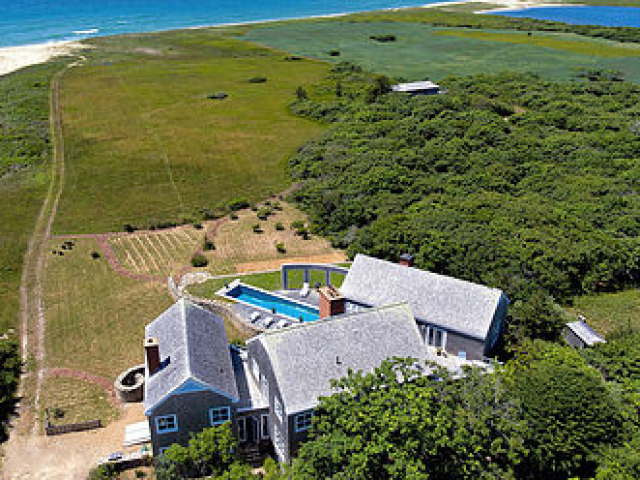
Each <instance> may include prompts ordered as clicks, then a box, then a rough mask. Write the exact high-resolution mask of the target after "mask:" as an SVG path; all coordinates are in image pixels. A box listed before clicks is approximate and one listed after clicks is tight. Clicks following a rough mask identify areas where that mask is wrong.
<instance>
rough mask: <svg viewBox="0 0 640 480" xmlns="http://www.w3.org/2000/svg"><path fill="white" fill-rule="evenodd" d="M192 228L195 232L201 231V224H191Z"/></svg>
mask: <svg viewBox="0 0 640 480" xmlns="http://www.w3.org/2000/svg"><path fill="white" fill-rule="evenodd" d="M193 228H195V229H196V230H202V223H200V222H195V223H194V224H193Z"/></svg>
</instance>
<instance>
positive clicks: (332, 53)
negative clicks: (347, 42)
mask: <svg viewBox="0 0 640 480" xmlns="http://www.w3.org/2000/svg"><path fill="white" fill-rule="evenodd" d="M329 56H330V57H339V56H340V50H329Z"/></svg>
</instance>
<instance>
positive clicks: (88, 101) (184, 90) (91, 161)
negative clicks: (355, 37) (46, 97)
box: [54, 30, 327, 233]
mask: <svg viewBox="0 0 640 480" xmlns="http://www.w3.org/2000/svg"><path fill="white" fill-rule="evenodd" d="M93 43H94V44H95V46H96V49H95V50H94V51H92V52H91V55H92V57H91V58H90V62H89V64H88V65H86V66H83V67H80V68H76V69H73V70H72V71H70V72H69V73H68V74H67V75H66V76H65V78H64V81H63V83H62V93H61V99H62V106H63V122H64V138H65V148H66V169H67V170H66V182H65V188H64V192H63V194H62V198H61V201H60V208H59V213H58V216H57V219H56V223H55V225H54V230H55V231H56V232H57V233H80V232H91V233H93V232H103V231H114V230H115V231H119V230H122V228H123V225H124V224H125V223H130V224H134V225H137V226H146V225H149V224H152V223H154V222H161V221H176V222H181V221H182V220H183V219H185V218H197V217H199V216H201V212H202V210H203V209H208V210H215V209H216V208H217V207H220V206H222V205H224V204H226V203H227V202H228V201H230V200H232V199H235V198H237V197H246V198H248V199H249V200H250V201H257V200H259V199H262V198H264V197H266V196H267V195H268V194H269V193H270V192H277V191H281V190H283V189H285V188H286V187H287V186H288V185H289V182H288V179H287V177H286V175H285V172H284V162H285V161H286V158H287V157H288V156H289V155H290V154H292V153H293V152H294V151H295V149H296V148H297V147H298V146H300V145H301V144H303V143H304V142H305V141H306V140H308V139H310V138H312V137H314V136H315V135H317V134H318V133H320V132H321V131H322V127H321V126H320V125H318V124H315V123H313V122H310V121H308V120H304V119H301V118H297V117H295V116H293V115H292V114H290V113H289V111H288V105H289V104H290V103H291V102H292V101H293V100H294V96H295V90H296V88H297V87H298V86H299V85H305V84H311V83H314V82H316V81H317V80H318V79H319V78H321V76H322V75H323V74H324V73H325V72H326V70H327V66H326V65H324V64H321V63H319V62H314V61H307V60H303V61H287V60H286V59H285V54H283V53H281V52H275V51H273V50H270V49H265V48H262V47H257V46H252V45H249V44H246V43H244V42H240V41H237V40H234V39H228V38H226V37H225V36H223V35H222V33H220V31H219V30H218V31H215V30H193V31H186V32H184V31H182V32H168V33H162V34H156V35H134V36H126V37H120V38H119V39H105V40H94V41H93ZM109 59H115V60H114V61H108V60H109ZM254 77H266V78H267V81H266V82H265V83H251V82H249V81H248V80H249V79H251V78H254ZM219 92H224V93H226V94H227V95H228V97H227V98H225V99H223V100H215V99H209V98H207V96H208V95H210V94H215V93H219Z"/></svg>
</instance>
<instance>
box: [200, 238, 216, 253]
mask: <svg viewBox="0 0 640 480" xmlns="http://www.w3.org/2000/svg"><path fill="white" fill-rule="evenodd" d="M203 248H204V250H205V251H206V252H208V251H211V250H215V249H216V244H215V243H213V240H210V239H208V238H205V239H204V245H203Z"/></svg>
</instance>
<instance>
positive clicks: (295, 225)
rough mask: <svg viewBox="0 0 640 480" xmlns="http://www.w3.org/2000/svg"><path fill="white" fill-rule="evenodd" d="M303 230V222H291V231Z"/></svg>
mask: <svg viewBox="0 0 640 480" xmlns="http://www.w3.org/2000/svg"><path fill="white" fill-rule="evenodd" d="M301 228H304V222H303V221H302V220H296V221H294V222H291V230H299V229H301Z"/></svg>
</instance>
